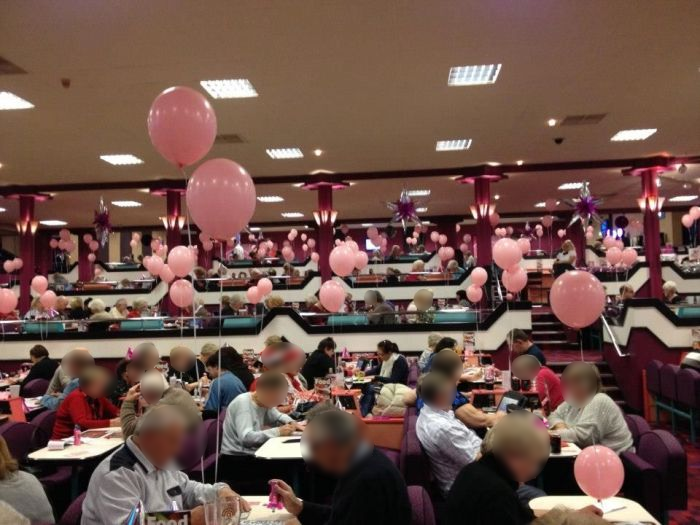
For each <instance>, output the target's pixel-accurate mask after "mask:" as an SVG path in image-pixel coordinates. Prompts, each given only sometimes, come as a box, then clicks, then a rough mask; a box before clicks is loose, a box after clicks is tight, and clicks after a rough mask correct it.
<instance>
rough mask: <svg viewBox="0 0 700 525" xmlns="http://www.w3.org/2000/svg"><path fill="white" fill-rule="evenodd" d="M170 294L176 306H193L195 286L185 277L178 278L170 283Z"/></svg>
mask: <svg viewBox="0 0 700 525" xmlns="http://www.w3.org/2000/svg"><path fill="white" fill-rule="evenodd" d="M161 270H162V268H161ZM168 295H169V296H170V300H171V301H172V302H173V304H174V305H175V306H179V307H180V308H185V307H187V306H192V301H193V300H194V288H193V287H192V283H191V282H189V281H186V280H185V279H178V280H177V281H174V282H173V283H172V284H171V285H170V292H169V293H168Z"/></svg>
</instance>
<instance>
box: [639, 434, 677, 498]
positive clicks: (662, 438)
mask: <svg viewBox="0 0 700 525" xmlns="http://www.w3.org/2000/svg"><path fill="white" fill-rule="evenodd" d="M637 455H639V456H640V457H641V458H642V459H643V460H644V461H646V462H647V463H649V464H650V465H652V466H653V467H654V468H655V469H656V470H657V471H658V472H659V475H660V476H661V498H662V499H661V503H662V510H663V511H664V512H666V511H669V510H685V509H686V508H687V507H688V458H687V456H686V453H685V450H683V447H682V446H681V444H680V443H679V442H678V440H677V439H676V438H675V437H674V436H673V435H672V434H671V433H670V432H667V431H666V430H652V431H651V432H647V433H646V434H643V435H642V436H641V437H640V438H639V449H638V450H637Z"/></svg>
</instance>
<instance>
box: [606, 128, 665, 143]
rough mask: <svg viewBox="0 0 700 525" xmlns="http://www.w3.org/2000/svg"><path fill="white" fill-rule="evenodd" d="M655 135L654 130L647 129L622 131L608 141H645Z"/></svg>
mask: <svg viewBox="0 0 700 525" xmlns="http://www.w3.org/2000/svg"><path fill="white" fill-rule="evenodd" d="M654 133H656V128H649V129H623V130H621V131H618V132H617V133H615V134H614V135H613V136H612V137H610V140H611V141H612V142H630V141H633V140H646V139H648V138H649V137H651V136H652V135H653V134H654Z"/></svg>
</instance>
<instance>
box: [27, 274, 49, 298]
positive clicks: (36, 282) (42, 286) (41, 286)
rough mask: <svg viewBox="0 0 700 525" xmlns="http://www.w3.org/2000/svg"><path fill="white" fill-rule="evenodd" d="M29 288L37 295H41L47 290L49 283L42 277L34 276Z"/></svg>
mask: <svg viewBox="0 0 700 525" xmlns="http://www.w3.org/2000/svg"><path fill="white" fill-rule="evenodd" d="M31 288H32V290H33V291H34V292H35V293H36V294H37V295H41V294H43V293H44V292H45V291H46V290H47V289H48V288H49V281H47V280H46V277H44V276H43V275H35V276H34V278H32V283H31Z"/></svg>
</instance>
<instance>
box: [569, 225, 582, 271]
mask: <svg viewBox="0 0 700 525" xmlns="http://www.w3.org/2000/svg"><path fill="white" fill-rule="evenodd" d="M568 231H569V233H568V238H569V240H570V241H571V242H572V243H573V244H574V248H575V249H576V256H577V259H576V265H577V266H586V234H585V232H584V231H583V226H582V225H581V223H580V222H577V223H575V224H572V225H571V228H569V230H568Z"/></svg>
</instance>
